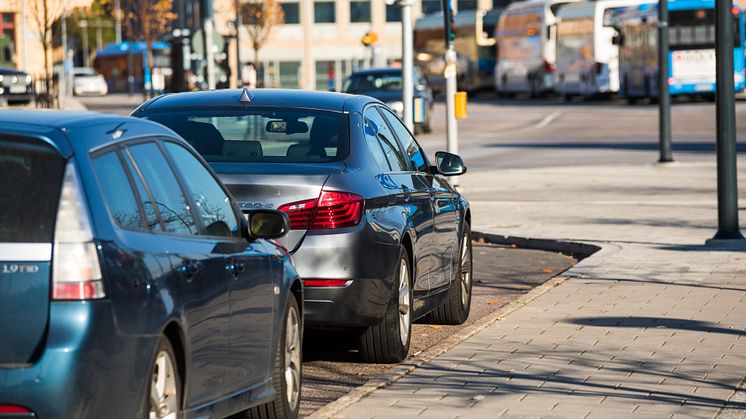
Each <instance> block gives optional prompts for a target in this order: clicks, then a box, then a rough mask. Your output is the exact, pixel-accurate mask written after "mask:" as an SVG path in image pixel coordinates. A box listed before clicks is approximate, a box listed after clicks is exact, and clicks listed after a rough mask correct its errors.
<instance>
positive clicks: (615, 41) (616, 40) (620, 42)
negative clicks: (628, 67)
mask: <svg viewBox="0 0 746 419" xmlns="http://www.w3.org/2000/svg"><path fill="white" fill-rule="evenodd" d="M611 44H612V45H616V46H618V47H623V46H624V35H622V34H621V33H617V34H615V35H614V36H612V37H611Z"/></svg>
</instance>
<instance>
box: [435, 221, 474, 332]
mask: <svg viewBox="0 0 746 419" xmlns="http://www.w3.org/2000/svg"><path fill="white" fill-rule="evenodd" d="M472 262H473V258H472V249H471V228H470V227H469V223H466V222H465V223H464V233H463V235H462V237H461V252H460V258H459V264H458V266H459V269H458V271H457V272H456V275H455V276H456V278H455V281H454V283H453V284H452V285H451V289H450V290H449V291H448V297H446V301H444V302H443V304H441V305H440V306H439V307H438V308H436V309H435V310H433V311H432V312H430V314H428V315H427V317H426V318H425V320H426V321H427V322H428V323H436V324H463V323H464V322H465V321H466V319H467V318H469V311H470V310H471V289H472V273H473V266H472Z"/></svg>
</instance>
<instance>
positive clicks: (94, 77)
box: [73, 67, 109, 96]
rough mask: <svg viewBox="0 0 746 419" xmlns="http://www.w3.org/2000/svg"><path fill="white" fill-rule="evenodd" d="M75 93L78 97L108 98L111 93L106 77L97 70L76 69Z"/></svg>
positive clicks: (74, 76) (74, 78) (74, 70)
mask: <svg viewBox="0 0 746 419" xmlns="http://www.w3.org/2000/svg"><path fill="white" fill-rule="evenodd" d="M73 93H74V94H75V95H76V96H84V95H92V96H106V95H107V94H108V93H109V86H108V85H107V84H106V79H104V76H102V75H101V74H99V73H97V72H96V70H94V69H92V68H88V67H76V68H74V69H73Z"/></svg>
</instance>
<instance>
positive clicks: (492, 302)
mask: <svg viewBox="0 0 746 419" xmlns="http://www.w3.org/2000/svg"><path fill="white" fill-rule="evenodd" d="M487 304H489V305H495V304H497V301H495V300H492V301H490V302H489V303H487Z"/></svg>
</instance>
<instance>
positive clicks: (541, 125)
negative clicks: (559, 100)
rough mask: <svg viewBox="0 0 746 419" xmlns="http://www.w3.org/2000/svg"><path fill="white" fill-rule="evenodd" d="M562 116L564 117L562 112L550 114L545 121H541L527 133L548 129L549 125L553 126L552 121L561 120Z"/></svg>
mask: <svg viewBox="0 0 746 419" xmlns="http://www.w3.org/2000/svg"><path fill="white" fill-rule="evenodd" d="M560 115H562V112H561V111H554V112H552V113H550V114H549V115H547V116H545V117H544V119H542V120H541V121H539V123H538V124H536V125H534V126H533V127H529V129H527V131H536V130H540V129H542V128H544V127H546V126H547V125H549V124H551V123H552V121H554V120H555V119H557V118H559V116H560Z"/></svg>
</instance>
